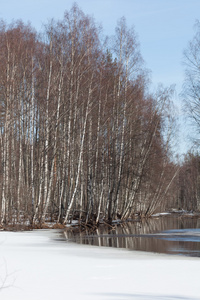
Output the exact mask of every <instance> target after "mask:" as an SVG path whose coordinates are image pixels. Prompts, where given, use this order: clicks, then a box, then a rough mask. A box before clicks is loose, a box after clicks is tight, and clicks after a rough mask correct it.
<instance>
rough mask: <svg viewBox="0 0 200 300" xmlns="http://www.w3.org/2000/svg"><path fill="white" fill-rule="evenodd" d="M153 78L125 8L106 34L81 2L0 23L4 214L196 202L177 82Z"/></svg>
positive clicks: (92, 220)
mask: <svg viewBox="0 0 200 300" xmlns="http://www.w3.org/2000/svg"><path fill="white" fill-rule="evenodd" d="M193 46H194V43H193ZM193 50H194V49H193ZM199 51H200V50H199ZM196 54H197V53H196ZM191 55H192V50H191V49H188V51H186V52H185V59H186V60H187V59H189V60H190V58H191ZM188 70H190V68H189V69H188ZM192 78H193V77H192V76H191V73H190V72H188V73H187V76H186V82H185V85H184V88H185V95H188V98H187V99H186V100H185V101H186V103H187V104H188V105H186V106H187V107H188V109H189V106H190V105H189V104H190V103H191V101H190V99H189V95H190V96H191V97H192V95H191V90H192V87H193V84H192V82H191V84H190V79H191V80H192V81H193V79H192ZM149 84H150V79H149V72H148V70H147V69H146V68H145V64H144V62H143V58H142V56H141V53H140V47H139V41H138V38H137V35H136V33H135V31H134V29H133V28H128V27H127V25H126V20H125V18H121V19H120V20H119V21H118V23H117V25H116V31H115V36H113V37H110V38H103V37H102V32H101V29H100V28H98V26H96V24H95V21H94V19H92V18H91V17H89V16H87V15H85V14H84V12H83V11H82V10H81V9H80V8H79V7H78V6H77V5H74V6H73V7H72V8H71V10H70V11H66V12H65V13H64V17H63V19H62V20H59V21H54V20H51V21H49V22H48V23H47V24H46V25H45V26H44V28H43V32H42V33H37V32H36V31H35V29H34V28H32V27H31V25H30V24H24V23H23V22H22V21H15V22H13V23H11V24H6V22H4V21H1V23H0V164H1V168H0V217H1V219H0V224H1V225H2V226H3V225H4V224H9V223H11V224H17V223H19V222H22V223H23V222H24V223H27V222H28V224H30V225H31V226H35V225H36V224H39V225H41V224H44V223H45V222H47V221H52V222H57V223H60V224H67V223H69V222H71V221H72V220H74V219H76V220H79V222H80V223H84V224H86V225H87V224H98V223H99V222H100V221H102V220H103V221H105V222H107V223H110V222H112V221H113V220H115V219H121V220H122V221H124V220H128V219H130V218H133V217H134V216H136V215H137V216H139V217H141V218H142V217H149V216H151V215H152V214H154V213H155V212H158V211H165V210H167V209H172V208H181V209H187V210H194V211H198V210H200V157H199V155H198V152H192V151H191V152H189V153H187V154H186V155H185V158H184V159H183V160H182V161H181V162H180V160H178V159H176V158H175V157H174V155H173V147H172V145H173V141H174V139H175V138H176V131H177V127H176V120H175V116H174V106H173V103H172V100H171V99H172V94H173V87H168V88H164V87H162V86H159V87H158V89H157V91H156V92H155V93H150V92H149ZM197 90H198V87H196V91H197ZM194 93H195V91H194ZM192 99H194V97H193V98H192ZM194 101H195V100H194ZM192 111H194V109H193V110H192ZM195 118H196V115H195V116H194V120H195Z"/></svg>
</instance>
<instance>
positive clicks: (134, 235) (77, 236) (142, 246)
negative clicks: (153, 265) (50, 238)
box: [64, 215, 200, 257]
mask: <svg viewBox="0 0 200 300" xmlns="http://www.w3.org/2000/svg"><path fill="white" fill-rule="evenodd" d="M64 238H66V239H67V240H68V241H71V242H76V243H80V244H86V245H95V246H106V247H117V248H126V249H130V250H140V251H148V252H157V253H168V254H179V255H187V256H196V257H200V218H191V217H185V216H171V215H170V216H165V217H159V218H151V219H149V220H144V221H142V222H129V223H123V224H121V225H116V226H114V227H113V228H111V227H107V226H104V225H102V226H100V227H99V228H98V229H96V230H93V231H92V230H85V231H80V230H79V229H70V230H67V231H65V232H64Z"/></svg>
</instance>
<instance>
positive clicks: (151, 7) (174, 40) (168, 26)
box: [0, 0, 200, 152]
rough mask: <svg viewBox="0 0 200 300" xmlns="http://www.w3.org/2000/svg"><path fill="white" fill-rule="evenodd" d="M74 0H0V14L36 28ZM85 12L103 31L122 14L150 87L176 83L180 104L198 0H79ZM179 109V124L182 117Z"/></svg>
mask: <svg viewBox="0 0 200 300" xmlns="http://www.w3.org/2000/svg"><path fill="white" fill-rule="evenodd" d="M74 2H75V1H72V0H0V4H1V5H0V18H2V19H4V20H5V21H7V22H8V23H9V22H11V21H12V19H22V20H23V21H25V22H26V21H30V22H31V24H32V26H33V27H35V28H36V29H37V30H40V29H41V27H42V24H43V23H46V22H47V21H48V19H51V18H55V19H61V18H62V17H63V14H64V11H65V10H69V9H70V8H71V7H72V5H73V3H74ZM76 3H77V4H78V6H79V7H80V8H81V9H82V10H83V11H84V13H86V14H89V15H91V16H93V17H94V19H95V21H96V22H97V23H100V24H101V25H102V26H103V32H104V34H106V35H112V34H114V31H115V26H116V23H117V20H118V19H119V18H121V17H122V16H124V17H125V18H126V20H127V24H128V25H129V26H132V25H134V27H135V31H136V33H137V34H138V37H139V41H140V47H141V53H142V56H143V58H144V60H145V62H146V67H147V68H148V69H150V70H151V79H152V89H153V88H155V87H156V86H157V84H158V83H163V85H164V86H169V85H171V84H175V85H176V94H175V96H174V101H175V103H176V105H177V106H178V107H179V108H180V107H181V98H180V96H179V93H180V92H181V86H182V83H183V79H184V67H183V64H182V61H183V50H184V48H185V47H186V46H187V44H188V42H189V40H191V39H192V37H193V35H194V23H195V20H197V19H198V18H199V19H200V0H77V1H76ZM179 114H180V123H181V124H183V118H184V116H183V115H182V116H181V114H182V113H181V111H179ZM188 131H189V129H188V130H186V129H185V128H184V126H183V125H181V128H180V132H181V136H180V145H181V147H180V149H179V150H180V152H184V151H185V150H186V149H187V145H186V142H185V140H186V135H187V133H188Z"/></svg>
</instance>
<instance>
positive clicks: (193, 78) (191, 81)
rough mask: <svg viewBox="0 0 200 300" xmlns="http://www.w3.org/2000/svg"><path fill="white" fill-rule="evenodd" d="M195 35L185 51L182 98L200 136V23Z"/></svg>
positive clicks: (196, 25)
mask: <svg viewBox="0 0 200 300" xmlns="http://www.w3.org/2000/svg"><path fill="white" fill-rule="evenodd" d="M195 30H196V31H195V34H194V37H193V39H192V40H191V41H190V42H189V44H188V46H187V48H186V49H185V50H184V65H185V80H184V85H183V92H182V97H183V99H184V102H185V108H186V111H187V113H188V115H189V117H190V118H191V120H192V122H193V124H194V126H195V128H196V131H197V133H198V134H200V22H199V21H196V23H195Z"/></svg>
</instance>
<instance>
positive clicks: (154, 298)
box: [0, 230, 200, 300]
mask: <svg viewBox="0 0 200 300" xmlns="http://www.w3.org/2000/svg"><path fill="white" fill-rule="evenodd" d="M56 238H58V231H56V230H38V231H32V232H16V233H14V232H0V278H1V280H2V281H3V280H4V279H6V281H5V283H4V287H6V286H8V288H3V289H1V291H0V299H1V300H12V299H14V300H45V299H48V300H55V299H58V300H60V299H67V300H70V299H73V300H98V299H99V300H114V299H115V300H122V299H124V300H128V299H131V300H132V299H134V300H143V299H144V300H175V299H177V300H186V299H187V300H188V299H190V300H194V299H195V300H196V299H198V300H199V299H200V284H199V278H200V259H199V258H188V257H182V256H168V255H161V254H150V253H145V252H135V251H127V250H119V249H115V248H103V247H102V248H100V247H90V246H82V245H76V244H70V243H66V242H63V241H59V240H55V239H56ZM5 277H6V278H5ZM0 284H1V283H0Z"/></svg>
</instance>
